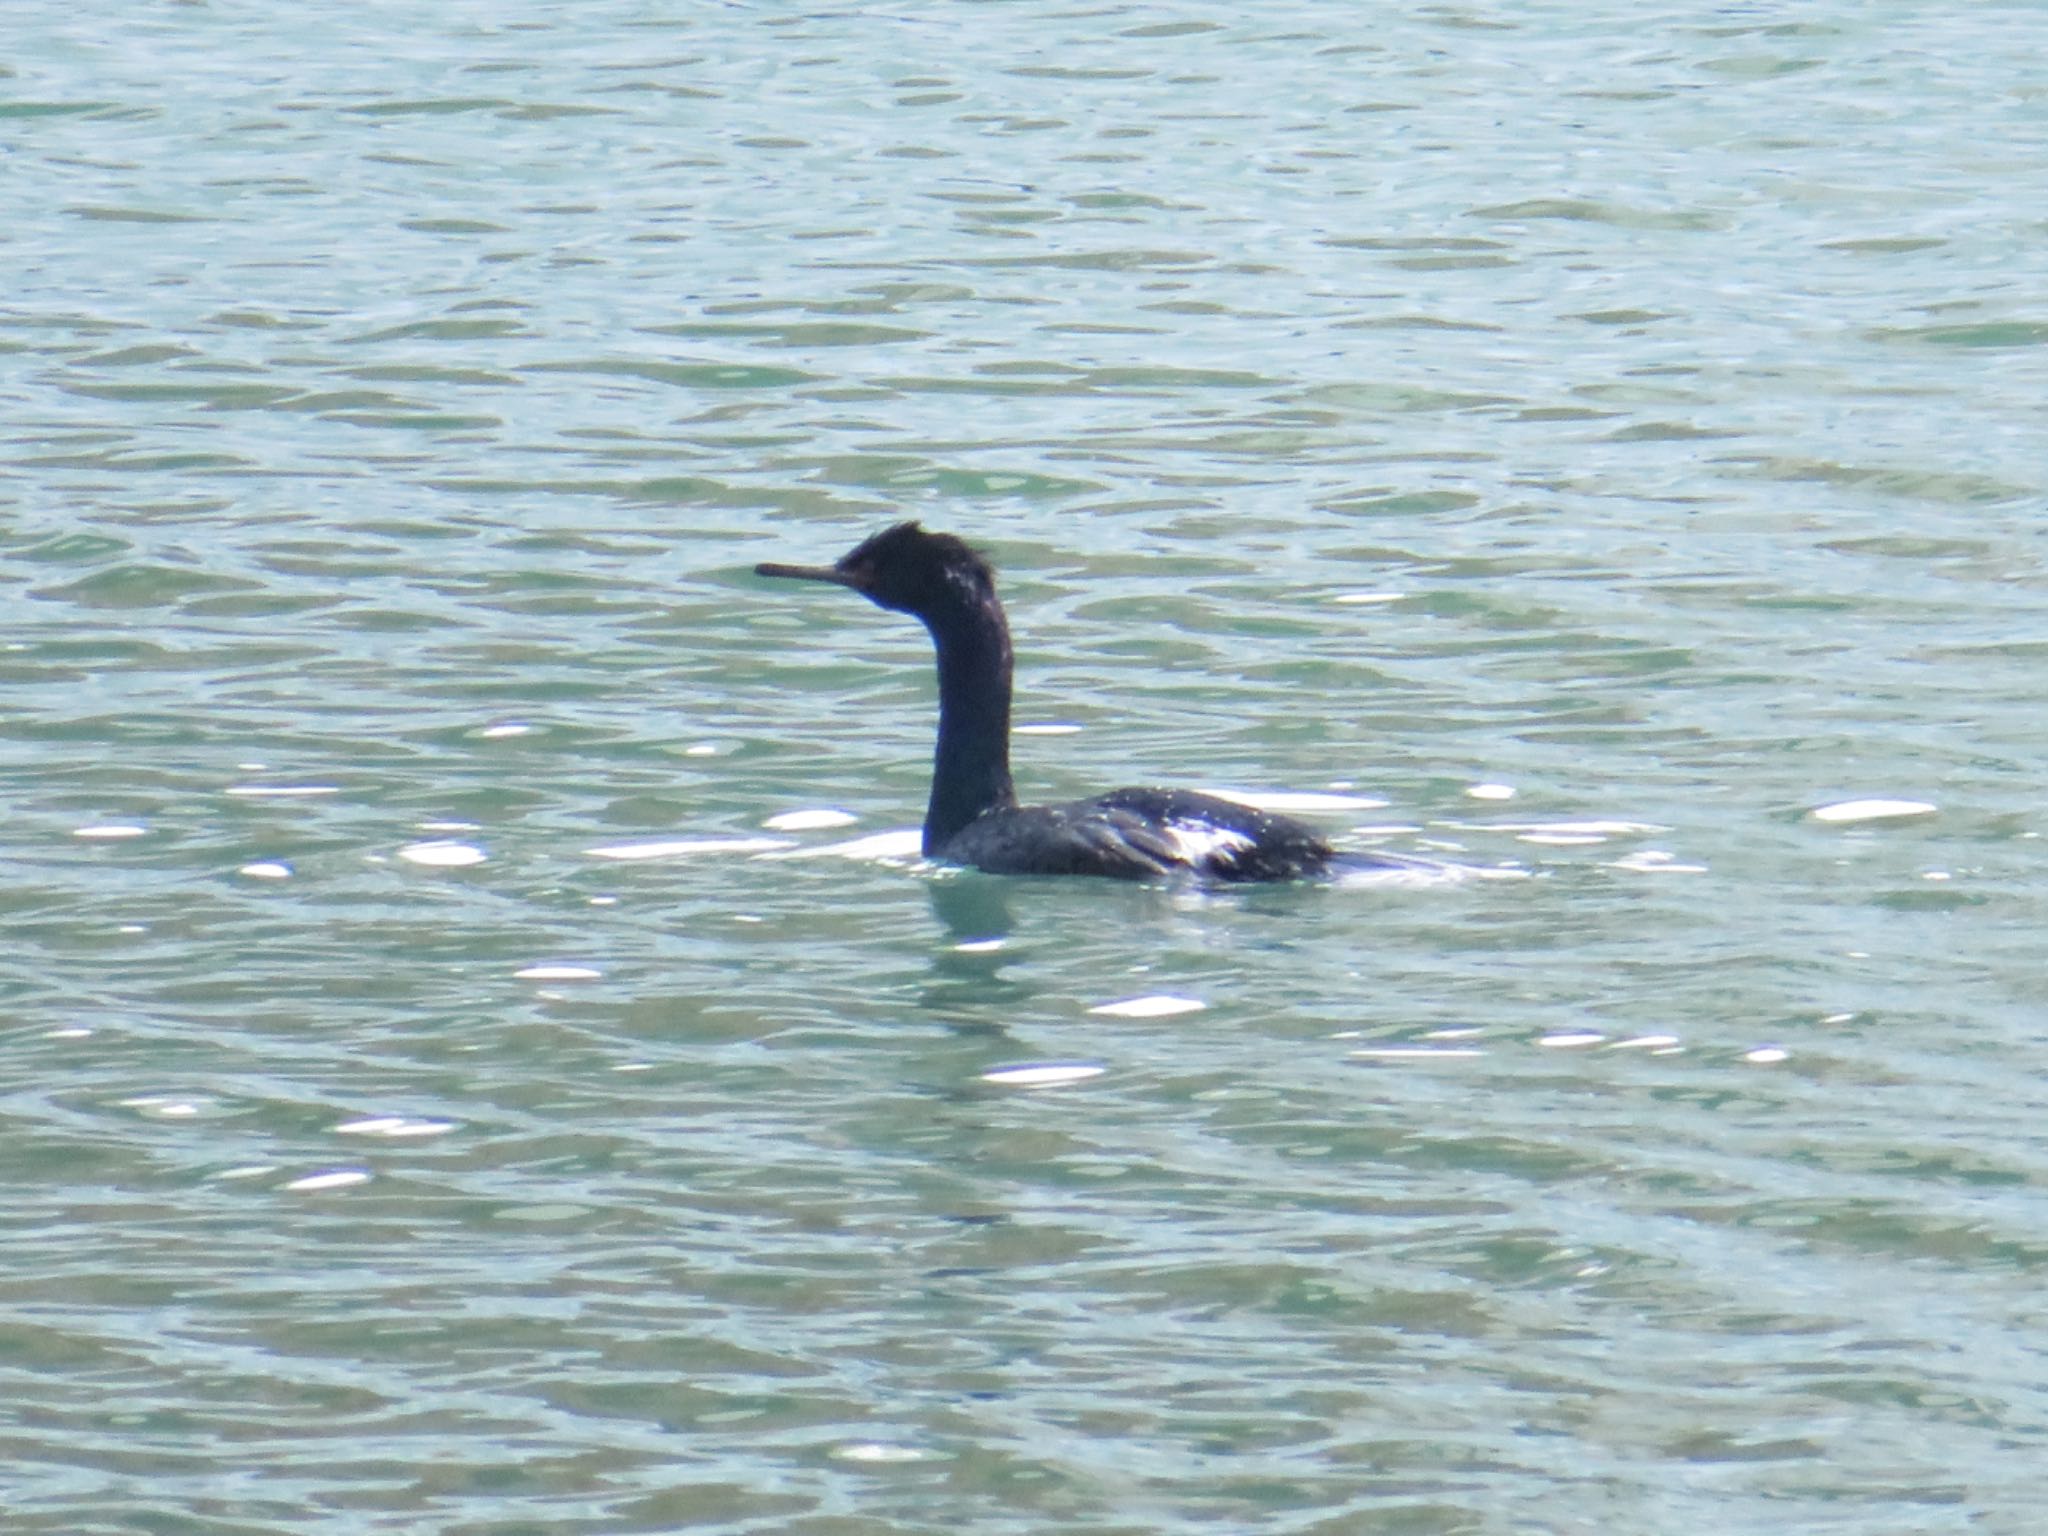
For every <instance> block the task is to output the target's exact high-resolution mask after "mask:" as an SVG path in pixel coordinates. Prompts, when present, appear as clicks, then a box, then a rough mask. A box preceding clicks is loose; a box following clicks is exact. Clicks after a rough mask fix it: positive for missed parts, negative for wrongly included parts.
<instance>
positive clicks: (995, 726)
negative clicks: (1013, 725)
mask: <svg viewBox="0 0 2048 1536" xmlns="http://www.w3.org/2000/svg"><path fill="white" fill-rule="evenodd" d="M925 627H926V628H927V629H929V630H930V631H931V634H932V644H933V645H934V646H935V647H936V648H937V650H938V653H939V745H938V750H937V752H936V753H934V754H933V758H932V798H931V803H930V805H928V806H927V807H926V808H925V813H924V851H925V853H926V855H927V856H929V855H932V854H934V853H936V852H937V851H938V850H939V849H940V848H942V847H943V846H944V845H945V844H946V842H947V841H948V840H949V839H950V838H952V837H953V836H954V835H955V834H956V833H958V832H959V831H960V830H961V828H963V827H965V826H966V825H967V824H968V823H969V822H970V821H973V820H974V819H975V818H976V817H977V816H979V815H981V814H982V813H983V812H984V811H991V810H1008V809H1010V808H1011V807H1013V806H1015V805H1016V803H1017V791H1016V788H1015V787H1014V786H1013V785H1012V784H1011V782H1010V629H1009V626H1008V625H1007V624H1006V623H1005V622H1004V621H1003V610H1002V607H1001V605H1000V604H998V603H997V602H996V601H995V599H994V598H993V597H991V598H990V599H989V600H988V602H986V603H983V604H976V605H974V606H973V607H971V608H968V609H965V610H962V611H958V612H955V613H949V614H946V615H944V616H935V617H932V618H928V619H926V620H925Z"/></svg>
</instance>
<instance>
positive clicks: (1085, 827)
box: [754, 522, 1410, 882]
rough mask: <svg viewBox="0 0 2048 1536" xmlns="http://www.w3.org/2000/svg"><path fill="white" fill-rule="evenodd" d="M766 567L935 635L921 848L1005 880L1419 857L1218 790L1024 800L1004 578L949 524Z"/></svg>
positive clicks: (1205, 873)
mask: <svg viewBox="0 0 2048 1536" xmlns="http://www.w3.org/2000/svg"><path fill="white" fill-rule="evenodd" d="M754 574H755V575H757V576H782V577H794V578H796V579H798V580H801V581H827V582H832V583H833V584H835V585H837V586H842V587H851V588H852V589H853V590H854V591H856V592H858V593H860V594H861V596H863V597H865V598H867V599H868V600H869V601H870V602H872V603H874V604H876V605H877V606H879V607H882V608H886V609H889V610H890V611H891V612H894V613H907V614H910V615H911V616H912V617H914V618H917V619H919V620H921V621H922V622H923V624H924V627H925V628H926V629H928V630H929V631H931V637H932V645H933V647H934V648H935V649H936V650H937V652H938V662H939V740H938V747H937V750H936V752H935V753H934V754H933V758H932V791H931V800H930V803H929V804H928V805H927V806H926V809H925V817H924V855H925V857H926V858H928V859H936V860H942V861H944V862H946V863H951V864H966V865H970V866H972V867H973V868H975V869H980V870H986V871H988V872H989V873H991V874H999V875H1107V876H1112V877H1115V878H1120V879H1126V880H1154V879H1160V878H1163V877H1169V876H1174V875H1185V874H1192V875H1193V876H1195V877H1197V878H1200V879H1207V880H1219V881H1233V882H1234V881H1250V880H1293V879H1298V878H1301V877H1303V876H1309V875H1319V874H1324V873H1327V872H1329V871H1330V870H1331V868H1332V866H1333V864H1334V863H1335V862H1337V861H1340V860H1341V861H1342V862H1343V863H1344V864H1345V865H1347V866H1349V867H1359V866H1363V867H1367V868H1399V867H1405V866H1407V865H1408V864H1409V862H1410V861H1408V860H1405V859H1400V858H1398V857H1383V856H1379V855H1374V854H1338V853H1336V852H1335V851H1334V850H1333V849H1332V848H1331V847H1330V845H1329V843H1328V842H1326V841H1325V840H1324V839H1323V837H1322V834H1320V833H1319V832H1317V831H1316V830H1315V829H1314V828H1313V827H1310V826H1308V825H1306V824H1305V823H1303V822H1299V821H1296V820H1294V819H1293V818H1292V817H1289V816H1278V815H1275V814H1273V813H1272V812H1270V811H1262V810H1258V809H1257V808H1255V807H1253V806H1249V805H1244V804H1241V803H1240V802H1238V801H1235V800H1226V799H1224V798H1222V797H1221V796H1218V795H1206V794H1202V793H1199V792H1198V791H1195V790H1190V789H1113V790H1111V791H1110V792H1109V793H1108V794H1106V795H1097V796H1095V797H1094V798H1093V799H1089V800H1071V801H1068V802H1066V803H1064V804H1061V805H1019V804H1018V803H1017V791H1016V787H1015V785H1014V784H1013V783H1012V782H1011V779H1010V683H1011V672H1012V667H1013V662H1012V658H1011V652H1010V626H1009V622H1008V620H1007V619H1006V618H1005V617H1004V615H1003V605H1002V603H1001V602H1000V601H999V600H998V599H997V597H996V582H995V573H994V571H992V570H991V569H990V567H989V564H988V562H987V561H986V560H984V559H983V558H982V557H981V556H980V555H979V554H977V553H976V552H975V551H974V550H973V549H971V548H969V547H968V546H967V544H965V543H964V542H963V541H961V540H960V539H958V538H955V537H954V536H953V535H952V534H950V533H927V532H926V531H925V530H924V529H923V528H922V527H920V526H919V525H918V524H917V523H915V522H908V523H898V524H896V525H895V526H894V527H892V528H885V529H883V530H882V531H881V532H880V533H877V534H875V535H874V536H873V537H871V538H869V539H867V540H865V541H863V542H862V543H861V544H859V545H857V546H856V547H855V548H853V549H852V550H850V551H848V552H847V554H845V555H844V556H842V557H841V558H840V559H839V561H838V562H837V563H836V564H833V565H779V564H775V563H773V562H769V563H765V564H762V565H757V566H755V567H754Z"/></svg>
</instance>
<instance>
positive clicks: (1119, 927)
mask: <svg viewBox="0 0 2048 1536" xmlns="http://www.w3.org/2000/svg"><path fill="white" fill-rule="evenodd" d="M925 889H926V896H927V899H928V900H929V901H930V903H931V909H932V915H933V917H934V918H935V919H936V920H937V925H938V928H939V932H940V935H941V937H942V940H943V945H942V947H940V948H938V949H937V950H936V951H935V953H934V954H933V955H932V959H931V975H930V977H929V979H928V980H927V981H926V983H925V985H924V987H923V989H922V993H921V1001H922V1003H923V1006H924V1007H926V1008H928V1009H931V1010H932V1011H934V1012H936V1013H940V1014H943V1015H950V1016H951V1018H950V1023H951V1027H953V1028H955V1029H958V1030H960V1031H962V1032H963V1033H992V1034H1000V1033H1002V1032H1003V1026H1002V1024H1001V1022H1000V1021H999V1020H997V1019H992V1018H989V1017H986V1014H987V1011H988V1010H989V1009H990V1008H991V1007H994V1008H997V1009H1001V1010H1004V1012H1005V1013H1006V1014H1015V1013H1017V1012H1020V1011H1021V1010H1022V1009H1023V1008H1024V1006H1025V1005H1027V1004H1029V1003H1030V1002H1032V1001H1033V1000H1034V999H1036V998H1038V997H1040V996H1041V995H1043V994H1044V993H1045V992H1047V991H1048V990H1049V989H1048V987H1047V985H1045V984H1044V983H1042V982H1040V981H1036V980H1031V979H1027V978H1028V971H1029V967H1028V964H1026V962H1028V960H1029V959H1030V957H1031V953H1030V946H1029V945H1028V944H1027V945H1019V944H1018V943H1017V941H1018V940H1019V939H1020V937H1023V938H1028V936H1029V935H1030V934H1031V933H1032V932H1033V931H1034V930H1035V929H1036V928H1037V927H1039V926H1040V924H1039V923H1038V922H1037V921H1036V920H1035V919H1036V918H1037V917H1041V916H1042V917H1044V918H1045V924H1044V926H1046V927H1048V928H1057V927H1059V926H1060V922H1059V920H1058V918H1057V916H1056V915H1055V914H1052V913H1046V912H1043V911H1041V912H1039V913H1036V914H1035V913H1034V912H1033V908H1034V907H1039V908H1042V907H1044V906H1046V905H1051V906H1065V907H1066V908H1067V914H1068V916H1071V915H1072V908H1071V904H1072V903H1075V902H1077V901H1080V902H1085V903H1086V904H1087V905H1088V906H1089V907H1090V908H1091V909H1092V910H1091V914H1090V917H1089V919H1088V921H1089V924H1090V926H1091V927H1095V928H1097V929H1098V930H1099V929H1100V927H1101V925H1107V926H1108V927H1109V928H1110V929H1112V930H1113V931H1115V932H1118V933H1120V934H1123V935H1126V936H1127V939H1128V946H1127V947H1128V950H1129V952H1131V953H1136V952H1139V951H1141V950H1142V949H1144V948H1145V947H1146V945H1147V943H1148V941H1147V938H1146V934H1147V933H1148V932H1151V933H1152V934H1154V936H1155V939H1156V944H1157V947H1159V948H1162V949H1164V948H1170V947H1173V946H1175V945H1185V943H1186V942H1187V939H1188V934H1187V932H1186V929H1185V926H1184V925H1186V924H1188V923H1191V922H1192V923H1194V924H1197V925H1199V924H1201V923H1203V922H1204V919H1203V917H1202V915H1201V914H1202V913H1204V912H1205V911H1210V910H1214V911H1216V912H1217V914H1218V916H1219V917H1220V916H1221V915H1223V914H1225V913H1227V914H1228V915H1229V916H1230V917H1232V918H1233V919H1234V918H1238V917H1254V918H1262V919H1271V920H1273V921H1275V922H1276V923H1284V922H1287V921H1290V920H1292V919H1295V918H1298V917H1302V916H1306V915H1309V914H1311V913H1313V912H1315V911H1316V910H1317V909H1319V908H1321V909H1323V910H1327V904H1328V903H1329V902H1331V901H1333V900H1342V899H1343V897H1344V889H1345V888H1344V886H1343V884H1342V883H1341V882H1338V881H1329V880H1324V881H1303V880H1296V881H1284V882H1278V883H1273V884H1246V885H1225V886H1218V885H1211V884H1205V883H1202V882H1199V881H1193V880H1185V881H1160V882H1149V881H1148V882H1143V883H1132V882H1124V881H1106V880H1087V879H1080V880H1077V879H1062V878H1054V877H1040V878H1034V877H1029V876H1022V877H1020V876H1011V875H989V874H983V873H981V872H979V871H976V870H960V871H949V872H946V873H944V874H942V875H940V876H938V877H937V878H935V879H932V880H931V881H929V882H928V884H927V885H926V888H925ZM1272 937H1273V939H1274V941H1275V942H1276V943H1283V942H1292V936H1291V935H1290V934H1289V933H1288V932H1287V930H1285V929H1283V928H1279V927H1275V928H1274V929H1273V930H1272ZM1020 968H1021V969H1023V970H1025V971H1026V972H1027V974H1026V975H1020V974H1018V971H1019V969H1020Z"/></svg>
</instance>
